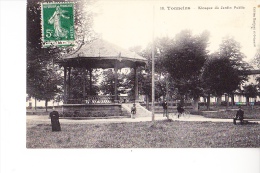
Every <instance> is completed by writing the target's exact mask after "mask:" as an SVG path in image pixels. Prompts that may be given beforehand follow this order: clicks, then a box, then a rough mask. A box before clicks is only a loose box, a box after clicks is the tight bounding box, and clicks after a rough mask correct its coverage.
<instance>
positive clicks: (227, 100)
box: [225, 94, 229, 109]
mask: <svg viewBox="0 0 260 173" xmlns="http://www.w3.org/2000/svg"><path fill="white" fill-rule="evenodd" d="M225 102H226V109H228V106H229V95H228V94H226V95H225Z"/></svg>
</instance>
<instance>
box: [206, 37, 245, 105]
mask: <svg viewBox="0 0 260 173" xmlns="http://www.w3.org/2000/svg"><path fill="white" fill-rule="evenodd" d="M244 57H245V56H244V54H243V53H241V52H240V45H239V43H238V42H236V41H235V40H234V39H233V38H229V37H226V38H224V39H223V41H222V43H221V44H220V48H219V51H218V52H215V53H213V54H211V55H210V56H209V58H208V60H207V61H206V63H205V66H204V68H203V69H204V70H203V75H202V78H203V82H204V90H205V91H207V92H208V94H213V95H215V96H217V97H218V105H220V102H221V99H220V98H221V96H222V95H223V94H225V93H226V94H227V95H234V94H233V93H234V92H235V91H236V90H238V89H239V88H240V85H241V84H242V83H243V82H244V81H245V80H246V79H247V76H246V73H245V72H246V71H247V69H248V68H249V65H248V64H247V63H246V62H245V61H243V58H244ZM233 100H234V99H232V102H233ZM227 106H228V105H227Z"/></svg>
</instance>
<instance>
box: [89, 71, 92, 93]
mask: <svg viewBox="0 0 260 173" xmlns="http://www.w3.org/2000/svg"><path fill="white" fill-rule="evenodd" d="M89 93H90V95H93V94H92V69H91V68H90V69H89Z"/></svg>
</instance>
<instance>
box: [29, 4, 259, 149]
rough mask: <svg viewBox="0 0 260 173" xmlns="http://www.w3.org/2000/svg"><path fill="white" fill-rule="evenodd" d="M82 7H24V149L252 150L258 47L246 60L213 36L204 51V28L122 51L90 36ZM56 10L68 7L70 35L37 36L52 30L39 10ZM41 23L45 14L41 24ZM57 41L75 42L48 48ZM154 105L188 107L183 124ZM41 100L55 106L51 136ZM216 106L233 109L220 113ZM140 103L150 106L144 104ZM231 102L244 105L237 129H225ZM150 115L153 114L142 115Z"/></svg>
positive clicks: (236, 46) (236, 47)
mask: <svg viewBox="0 0 260 173" xmlns="http://www.w3.org/2000/svg"><path fill="white" fill-rule="evenodd" d="M64 3H67V2H64ZM92 3H93V4H92ZM74 5H75V6H74ZM91 5H94V6H95V3H94V2H77V3H75V4H70V3H69V4H67V5H64V6H60V4H59V3H53V4H52V5H50V4H42V6H41V4H40V3H36V2H34V1H32V0H30V1H28V3H27V20H28V22H27V32H28V33H30V34H27V69H26V70H27V71H26V74H27V76H26V82H27V86H26V89H27V90H26V93H27V101H28V102H29V101H30V100H31V99H34V100H35V102H34V105H33V102H32V101H31V102H30V104H29V105H28V106H27V116H26V123H27V131H26V132H27V136H26V145H27V148H208V147H213V148H214V147H216V148H230V147H231V148H232V147H235V148H238V147H239V148H240V147H241V148H243V147H246V148H248V147H249V148H250V147H253V148H257V147H259V131H260V130H259V128H260V127H259V124H258V122H259V115H260V114H259V109H258V107H257V106H256V107H255V108H254V109H252V108H251V106H249V105H250V104H252V103H256V104H259V91H260V87H259V86H260V84H259V82H260V78H259V74H260V72H259V70H257V69H259V67H260V54H259V52H260V49H258V50H257V51H256V52H255V55H254V57H246V55H245V54H244V53H243V51H242V48H241V42H239V41H237V40H236V39H235V37H232V36H224V35H223V37H222V39H221V41H220V42H219V45H218V47H217V48H216V49H215V50H214V51H209V49H208V48H209V45H210V43H211V40H210V38H211V33H210V31H208V30H201V32H200V33H195V34H194V33H193V32H192V30H189V29H186V28H183V29H181V30H179V31H178V32H177V31H176V32H174V33H171V36H170V37H168V36H167V37H157V38H153V39H152V40H153V41H152V42H150V43H147V45H146V47H141V46H139V45H135V46H133V47H130V48H129V50H126V49H125V48H121V47H120V45H118V46H117V45H115V44H112V43H110V42H108V41H105V40H104V39H103V38H102V37H101V36H100V35H99V34H97V33H96V32H95V31H94V28H93V21H94V16H95V15H97V14H94V12H93V11H91V10H90V9H89V8H88V7H90V6H91ZM41 7H42V8H41ZM54 7H56V8H54ZM74 7H75V10H73V9H72V8H74ZM61 8H63V9H61ZM41 9H42V10H43V12H42V11H41ZM55 10H57V11H55ZM60 10H61V11H60ZM62 10H64V11H62ZM66 10H67V12H68V10H69V11H70V12H69V13H66V15H71V16H73V15H75V16H74V17H75V20H72V18H70V17H68V16H67V17H65V18H66V19H70V21H71V22H72V24H71V26H69V27H71V28H74V27H75V30H74V29H70V30H69V31H70V32H72V33H70V35H67V36H65V35H66V34H68V33H67V32H63V33H62V34H59V33H56V32H55V34H54V35H50V34H52V32H47V31H46V33H45V35H44V34H42V33H41V31H42V27H43V30H44V26H45V25H46V26H45V29H46V27H47V30H48V31H50V30H51V29H54V28H55V27H59V28H60V27H61V26H60V25H59V26H52V25H51V24H53V21H52V20H51V19H52V18H53V17H52V16H51V15H49V14H52V15H53V16H56V18H57V19H58V20H60V21H61V22H63V21H62V19H60V18H59V16H57V15H56V14H57V13H58V12H64V16H66V15H65V12H66ZM74 12H75V14H74ZM48 15H49V16H48ZM41 17H43V18H44V17H45V18H46V20H43V21H42V23H41V20H39V19H40V18H41ZM36 19H37V20H36ZM47 19H48V20H47ZM64 20H65V19H64ZM74 22H75V23H74ZM54 24H55V23H54ZM67 24H68V23H67ZM41 25H43V26H41ZM53 27H54V28H53ZM53 31H54V30H53ZM56 31H57V32H58V30H56ZM64 34H65V35H64ZM173 34H174V35H173ZM59 35H60V37H64V39H65V38H67V37H69V36H70V38H71V39H74V36H75V40H69V41H72V42H73V44H69V45H55V44H56V43H57V44H59V41H57V39H61V38H60V37H58V36H59ZM63 35H64V36H63ZM41 36H43V37H46V38H48V39H53V40H52V42H53V43H55V44H50V42H46V40H44V39H43V40H42V39H41ZM49 37H50V38H49ZM44 41H45V42H44ZM43 42H44V43H43ZM137 43H139V42H137ZM137 43H136V44H137ZM48 44H50V45H49V46H48ZM214 44H215V43H214ZM246 58H253V59H252V61H251V62H249V61H248V59H247V61H246V60H245V59H246ZM252 64H254V67H253V65H252ZM223 96H224V97H225V100H222V98H223ZM144 98H145V99H144ZM37 100H42V101H45V110H36V108H37V105H36V102H37ZM162 100H167V101H169V102H170V101H175V103H176V104H177V100H178V103H179V104H181V105H184V106H187V104H189V105H188V106H189V109H190V112H191V113H192V116H191V118H190V119H188V120H184V119H178V120H175V119H174V120H171V119H167V118H166V117H163V116H162V114H161V112H160V111H158V110H162V108H161V107H160V106H159V108H158V105H157V108H156V106H155V105H154V103H155V102H156V103H157V104H160V103H161V101H162ZM201 100H204V103H205V104H204V107H203V108H202V107H200V103H201ZM212 100H215V102H214V106H212ZM242 100H243V101H242ZM50 102H52V103H54V102H56V103H60V102H62V104H61V105H60V106H57V108H58V112H59V113H60V115H61V116H60V118H61V119H60V123H61V131H59V132H52V130H51V124H50V122H51V120H50V119H49V111H50V108H49V107H50V106H51V105H49V103H50ZM223 102H225V103H226V104H231V105H233V106H234V108H233V109H232V107H231V106H229V108H228V107H223V105H222V103H223ZM133 103H135V104H136V106H137V117H136V118H135V119H134V120H133V119H131V118H130V107H129V105H133ZM143 103H147V104H149V103H151V106H150V108H148V107H149V105H148V106H147V107H146V106H145V105H142V104H143ZM238 103H239V104H240V103H243V104H244V105H248V106H244V109H245V118H247V119H249V120H247V121H248V123H245V124H243V125H240V124H237V125H234V124H233V123H232V118H233V117H234V116H235V114H236V109H237V106H235V105H236V104H238ZM33 107H34V108H33ZM146 108H147V110H146ZM170 108H171V110H176V107H170V105H169V110H170ZM186 108H187V107H186ZM48 109H49V110H48ZM154 109H155V111H156V112H155V117H154V114H153V115H152V116H151V114H150V113H151V112H153V113H154ZM141 110H142V111H141ZM122 111H123V113H122ZM149 111H151V112H149ZM152 117H153V118H152Z"/></svg>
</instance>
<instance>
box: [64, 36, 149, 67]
mask: <svg viewBox="0 0 260 173" xmlns="http://www.w3.org/2000/svg"><path fill="white" fill-rule="evenodd" d="M146 62H147V60H146V59H145V58H143V57H141V56H139V55H137V54H136V53H134V52H131V51H128V50H126V49H123V48H121V47H119V46H117V45H115V44H112V43H109V42H107V41H105V40H103V39H96V40H94V41H92V42H91V43H88V44H84V45H82V46H81V48H80V49H79V50H78V51H77V52H75V53H73V54H70V55H66V56H64V57H62V60H60V61H59V63H60V64H61V65H63V66H64V65H66V66H71V67H87V68H114V67H115V64H117V67H118V68H124V67H130V68H133V67H136V66H144V65H145V64H146Z"/></svg>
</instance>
